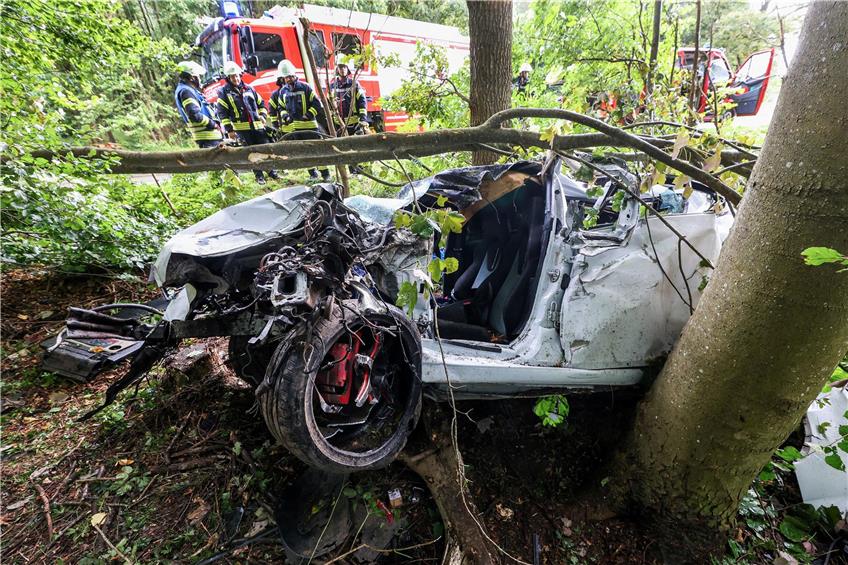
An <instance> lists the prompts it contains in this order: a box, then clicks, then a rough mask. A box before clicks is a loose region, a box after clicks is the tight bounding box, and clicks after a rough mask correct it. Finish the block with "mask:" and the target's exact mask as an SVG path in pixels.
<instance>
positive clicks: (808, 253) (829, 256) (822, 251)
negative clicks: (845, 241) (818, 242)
mask: <svg viewBox="0 0 848 565" xmlns="http://www.w3.org/2000/svg"><path fill="white" fill-rule="evenodd" d="M801 255H803V256H804V263H806V264H807V265H814V266H818V265H824V264H825V263H843V262H845V264H848V257H844V256H843V255H842V253H840V252H839V251H837V250H836V249H831V248H830V247H808V248H806V249H805V250H804V251H802V252H801Z"/></svg>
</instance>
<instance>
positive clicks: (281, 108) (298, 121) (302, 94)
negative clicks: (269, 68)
mask: <svg viewBox="0 0 848 565" xmlns="http://www.w3.org/2000/svg"><path fill="white" fill-rule="evenodd" d="M320 110H321V102H320V101H319V100H318V97H317V96H315V92H314V91H313V90H312V87H311V86H309V85H308V84H306V83H305V82H301V81H299V80H298V81H295V83H294V84H293V85H292V86H289V85H287V84H285V83H284V84H283V85H282V86H281V87H280V88H278V89H277V90H276V91H274V94H272V95H271V117H272V119H273V121H274V125H276V126H277V127H279V128H280V131H282V132H284V133H290V132H293V131H298V130H315V129H318V121H317V120H316V118H317V117H318V112H319V111H320Z"/></svg>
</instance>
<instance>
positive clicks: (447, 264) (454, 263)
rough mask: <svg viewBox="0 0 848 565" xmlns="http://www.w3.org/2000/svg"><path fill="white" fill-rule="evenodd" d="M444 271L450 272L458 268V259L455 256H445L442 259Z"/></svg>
mask: <svg viewBox="0 0 848 565" xmlns="http://www.w3.org/2000/svg"><path fill="white" fill-rule="evenodd" d="M444 268H445V273H447V274H451V273H455V272H457V271H458V270H459V259H457V258H456V257H446V258H445V260H444Z"/></svg>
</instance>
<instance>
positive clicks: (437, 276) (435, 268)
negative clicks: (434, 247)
mask: <svg viewBox="0 0 848 565" xmlns="http://www.w3.org/2000/svg"><path fill="white" fill-rule="evenodd" d="M427 273H428V274H429V275H430V280H431V281H433V284H434V285H435V284H438V283H439V281H441V280H442V260H441V259H439V258H438V257H435V258H433V260H432V261H430V264H429V265H427Z"/></svg>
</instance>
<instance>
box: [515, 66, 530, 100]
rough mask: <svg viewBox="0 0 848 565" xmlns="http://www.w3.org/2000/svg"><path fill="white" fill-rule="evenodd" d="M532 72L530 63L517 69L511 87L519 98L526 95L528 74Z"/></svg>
mask: <svg viewBox="0 0 848 565" xmlns="http://www.w3.org/2000/svg"><path fill="white" fill-rule="evenodd" d="M532 72H533V67H531V66H530V63H524V64H523V65H521V68H519V69H518V76H517V77H515V78H514V79H513V80H512V87H513V88H514V89H515V90H516V92H517V93H518V94H519V95H521V96H526V95H527V85H528V84H529V83H530V73H532Z"/></svg>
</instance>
